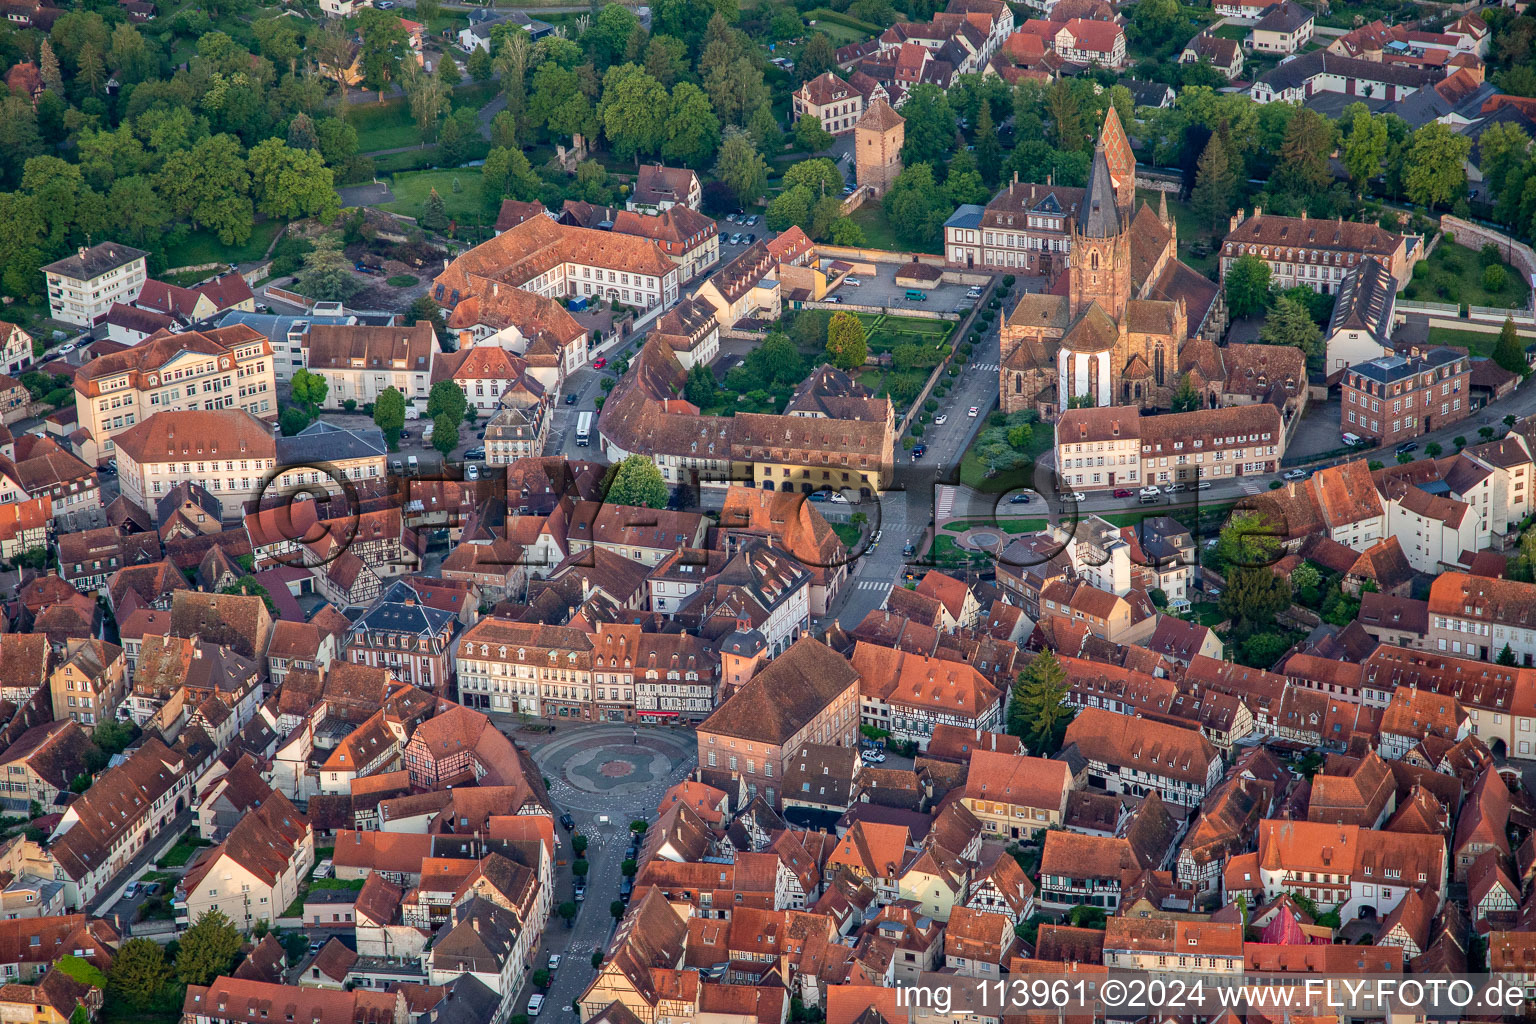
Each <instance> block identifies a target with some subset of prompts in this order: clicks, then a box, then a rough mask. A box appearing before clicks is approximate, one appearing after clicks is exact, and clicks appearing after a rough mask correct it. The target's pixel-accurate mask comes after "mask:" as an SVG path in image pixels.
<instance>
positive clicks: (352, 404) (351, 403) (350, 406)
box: [341, 398, 357, 412]
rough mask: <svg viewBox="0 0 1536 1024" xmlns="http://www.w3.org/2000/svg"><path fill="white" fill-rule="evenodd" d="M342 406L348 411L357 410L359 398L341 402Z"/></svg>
mask: <svg viewBox="0 0 1536 1024" xmlns="http://www.w3.org/2000/svg"><path fill="white" fill-rule="evenodd" d="M341 407H342V408H343V409H345V410H346V411H347V412H357V399H355V398H349V399H347V400H346V401H345V402H342V403H341Z"/></svg>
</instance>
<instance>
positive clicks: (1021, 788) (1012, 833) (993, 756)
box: [960, 750, 1072, 839]
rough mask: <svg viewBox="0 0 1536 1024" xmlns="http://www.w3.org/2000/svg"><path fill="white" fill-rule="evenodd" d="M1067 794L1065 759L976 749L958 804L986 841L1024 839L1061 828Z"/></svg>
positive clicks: (1068, 781) (1068, 773)
mask: <svg viewBox="0 0 1536 1024" xmlns="http://www.w3.org/2000/svg"><path fill="white" fill-rule="evenodd" d="M1071 791H1072V770H1071V768H1069V767H1068V766H1067V764H1066V762H1065V761H1054V760H1051V759H1049V758H1044V757H1025V756H1023V755H1019V754H1004V753H1000V752H998V751H993V750H977V751H975V752H973V753H972V754H971V766H970V771H969V772H968V773H967V775H966V784H965V795H964V796H963V797H961V798H960V802H961V803H963V804H964V805H965V807H966V810H968V811H970V812H971V813H972V814H974V815H975V816H976V819H977V820H978V821H980V822H981V827H982V829H983V830H984V831H985V833H986V835H987V836H988V837H989V838H1004V839H1025V838H1028V837H1029V836H1030V835H1031V834H1033V833H1036V832H1040V831H1042V830H1044V829H1047V828H1052V827H1054V826H1058V825H1060V824H1061V819H1062V816H1063V815H1064V814H1066V811H1067V795H1068V794H1069V793H1070V792H1071Z"/></svg>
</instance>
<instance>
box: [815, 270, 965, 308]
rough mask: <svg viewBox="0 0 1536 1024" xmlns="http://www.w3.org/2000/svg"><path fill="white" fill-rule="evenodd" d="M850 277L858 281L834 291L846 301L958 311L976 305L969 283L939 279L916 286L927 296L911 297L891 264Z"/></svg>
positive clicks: (866, 304) (845, 284) (844, 283)
mask: <svg viewBox="0 0 1536 1024" xmlns="http://www.w3.org/2000/svg"><path fill="white" fill-rule="evenodd" d="M850 279H851V280H856V281H858V282H859V283H858V285H857V286H854V285H851V284H849V283H848V282H847V281H844V282H843V284H842V285H840V286H839V287H838V288H836V289H835V290H834V291H833V292H832V295H834V296H836V297H838V298H840V299H841V300H842V301H843V302H849V303H856V304H858V305H860V306H883V307H886V308H889V309H922V310H927V311H929V312H933V313H955V312H956V311H957V310H959V309H962V308H963V309H964V310H965V311H967V312H969V311H970V309H971V307H972V306H974V305H976V300H975V299H973V298H968V297H967V293H968V292H969V291H970V289H971V286H970V285H966V284H947V283H939V284H934V285H923V286H918V287H917V289H916V290H917V291H920V292H922V293H923V294H924V295H925V296H926V298H924V299H921V300H918V299H909V298H907V290H908V287H909V286H907V285H904V284H897V283H896V268H895V267H894V266H892V265H890V264H880V265H879V266H878V267H877V268H876V271H875V273H873V274H862V273H861V274H853V275H851V276H850Z"/></svg>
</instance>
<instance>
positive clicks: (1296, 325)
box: [1259, 295, 1324, 370]
mask: <svg viewBox="0 0 1536 1024" xmlns="http://www.w3.org/2000/svg"><path fill="white" fill-rule="evenodd" d="M1259 341H1260V342H1262V343H1263V344H1265V345H1285V346H1288V347H1290V348H1299V349H1301V351H1302V353H1303V354H1304V355H1305V356H1306V357H1307V363H1308V365H1309V366H1311V368H1312V369H1314V370H1315V369H1320V368H1321V366H1322V360H1323V356H1324V347H1323V332H1322V331H1321V330H1320V329H1318V326H1317V323H1316V321H1314V320H1313V319H1312V314H1311V313H1310V312H1308V310H1307V307H1305V306H1303V305H1302V304H1301V303H1299V302H1297V301H1296V300H1295V299H1292V298H1290V297H1289V296H1286V295H1282V296H1280V298H1279V299H1277V300H1275V305H1274V307H1273V308H1272V309H1270V311H1269V315H1268V316H1266V317H1265V318H1264V326H1263V327H1261V328H1260V329H1259Z"/></svg>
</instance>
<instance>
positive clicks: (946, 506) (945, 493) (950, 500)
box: [935, 484, 955, 523]
mask: <svg viewBox="0 0 1536 1024" xmlns="http://www.w3.org/2000/svg"><path fill="white" fill-rule="evenodd" d="M935 490H936V491H937V492H938V494H937V504H936V513H937V515H936V517H935V518H936V519H937V521H938V522H941V523H942V522H944V521H945V520H947V519H949V518H950V516H951V515H952V514H953V513H954V511H955V488H953V487H951V486H950V485H948V484H940V485H939V486H938V487H936V488H935Z"/></svg>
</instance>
